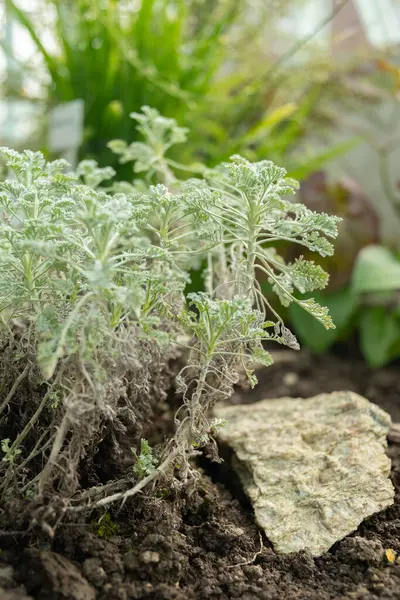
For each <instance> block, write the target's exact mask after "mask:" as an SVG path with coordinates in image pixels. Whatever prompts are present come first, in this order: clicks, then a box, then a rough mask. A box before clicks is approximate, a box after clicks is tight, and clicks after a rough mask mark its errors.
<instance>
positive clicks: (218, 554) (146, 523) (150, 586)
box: [0, 353, 400, 600]
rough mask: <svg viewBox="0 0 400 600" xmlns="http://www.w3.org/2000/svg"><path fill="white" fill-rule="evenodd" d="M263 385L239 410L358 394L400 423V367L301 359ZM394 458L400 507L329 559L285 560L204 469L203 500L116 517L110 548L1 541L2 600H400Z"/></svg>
mask: <svg viewBox="0 0 400 600" xmlns="http://www.w3.org/2000/svg"><path fill="white" fill-rule="evenodd" d="M282 356H286V354H285V355H282ZM259 379H260V385H259V387H258V389H256V390H255V391H254V392H251V393H246V394H241V395H236V396H235V397H234V398H233V401H235V402H237V401H240V402H243V401H246V402H253V401H255V400H257V399H260V398H265V397H270V398H273V397H277V396H312V395H315V394H317V393H321V392H329V391H333V390H338V389H350V390H354V391H356V392H358V393H360V394H362V395H364V396H366V397H367V398H369V399H370V400H372V401H373V402H376V403H377V404H379V405H380V406H382V407H383V408H384V409H386V410H387V411H388V412H390V413H391V415H392V418H393V421H394V422H400V377H399V368H398V367H391V368H388V369H384V370H379V371H372V370H370V369H368V368H367V367H365V365H363V363H361V362H357V360H354V359H352V360H350V359H343V358H338V357H334V356H328V357H321V358H316V357H310V356H309V355H307V354H306V353H302V354H299V355H296V360H295V361H290V362H278V364H276V365H275V366H273V367H271V368H270V369H268V370H267V371H266V372H262V373H261V374H260V376H259ZM389 453H390V455H391V457H392V459H393V472H392V477H393V481H394V484H395V486H396V489H397V496H396V503H395V504H394V505H393V506H392V507H391V508H389V509H387V510H386V511H384V512H382V513H380V514H378V515H375V516H374V517H372V518H370V519H368V520H367V521H365V522H364V523H363V524H362V525H361V526H360V527H359V529H358V530H357V532H355V533H354V534H353V535H352V536H349V537H347V538H346V539H345V540H343V541H342V542H339V543H337V544H335V546H334V547H333V548H332V549H331V550H330V552H328V553H327V554H326V555H324V556H323V557H321V558H318V559H314V558H312V557H311V556H310V555H309V554H307V553H306V552H304V553H299V554H293V555H287V556H278V555H276V554H275V552H274V551H273V550H272V548H271V545H270V544H269V542H268V540H266V539H265V537H261V536H260V533H259V531H258V529H257V527H256V525H255V523H254V520H253V515H252V511H251V508H250V507H249V505H248V503H247V502H246V500H245V498H243V497H242V495H241V494H240V492H239V491H238V486H237V484H236V482H235V479H234V477H233V475H232V474H230V475H229V478H228V479H226V469H225V470H224V469H223V468H222V469H221V468H219V467H211V466H210V465H209V464H206V463H205V464H203V465H202V468H203V471H202V477H201V480H200V485H199V487H198V489H197V491H196V492H194V493H193V494H192V495H191V496H189V497H186V498H183V499H181V500H180V501H179V502H177V501H176V499H174V498H173V497H172V496H171V495H170V494H169V493H168V492H167V491H166V490H161V491H160V492H159V494H158V496H157V497H143V496H142V497H141V498H140V499H137V500H135V501H134V502H131V503H130V504H128V503H127V504H126V505H125V506H124V507H122V508H121V507H114V508H113V512H112V513H111V518H112V520H113V522H114V523H115V524H116V525H118V527H119V531H118V532H117V531H115V527H114V530H113V527H109V534H110V537H106V538H104V537H99V535H98V533H99V531H100V530H99V529H97V533H96V532H95V531H94V528H93V526H91V525H90V524H89V525H86V526H76V525H74V526H60V527H59V528H58V529H57V533H56V536H55V538H54V540H53V541H52V542H51V544H50V542H49V540H48V539H46V538H45V537H43V539H40V538H38V537H37V536H36V537H33V536H25V537H21V536H15V537H13V536H10V535H7V536H3V537H1V536H0V545H1V548H2V550H1V552H0V600H28V599H29V598H34V599H35V600H95V599H97V600H129V599H132V600H133V599H138V600H139V599H142V598H143V599H147V600H163V599H165V600H167V599H171V600H172V599H174V600H209V599H210V600H225V599H226V600H239V599H240V600H278V599H279V600H295V599H296V600H328V599H333V598H344V599H346V600H350V599H352V600H367V599H370V598H381V599H384V600H389V599H394V598H399V599H400V559H399V558H398V557H399V556H400V444H398V443H394V442H391V443H390V446H389ZM224 473H225V475H224ZM222 481H224V483H222ZM235 496H236V497H235ZM118 510H119V512H116V511H118ZM98 516H100V515H98ZM388 551H389V552H388Z"/></svg>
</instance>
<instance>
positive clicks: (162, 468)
mask: <svg viewBox="0 0 400 600" xmlns="http://www.w3.org/2000/svg"><path fill="white" fill-rule="evenodd" d="M179 454H180V452H179V450H178V448H176V449H174V450H172V451H171V453H170V454H169V455H168V456H167V458H166V459H164V460H163V462H162V463H161V464H160V465H159V466H158V467H157V468H156V469H155V470H154V471H153V472H152V473H150V475H147V477H145V478H144V479H142V480H141V481H139V483H137V484H136V485H135V486H134V487H133V488H131V489H130V490H126V491H125V492H117V493H115V494H112V495H111V496H106V497H105V498H102V499H101V500H97V502H94V503H93V504H90V505H89V506H88V505H86V504H85V505H82V504H80V505H78V506H72V507H70V510H72V511H82V510H86V509H87V508H90V509H94V508H101V507H102V506H107V505H108V504H111V503H112V502H117V501H118V500H122V501H125V500H127V499H128V498H132V496H136V494H138V493H139V492H141V491H142V490H143V489H144V488H145V487H146V486H147V485H148V484H149V483H151V482H152V481H155V479H157V477H159V476H160V475H164V474H165V472H166V471H167V469H168V468H169V467H170V466H171V464H172V463H173V462H174V460H175V459H176V458H177V457H178V455H179Z"/></svg>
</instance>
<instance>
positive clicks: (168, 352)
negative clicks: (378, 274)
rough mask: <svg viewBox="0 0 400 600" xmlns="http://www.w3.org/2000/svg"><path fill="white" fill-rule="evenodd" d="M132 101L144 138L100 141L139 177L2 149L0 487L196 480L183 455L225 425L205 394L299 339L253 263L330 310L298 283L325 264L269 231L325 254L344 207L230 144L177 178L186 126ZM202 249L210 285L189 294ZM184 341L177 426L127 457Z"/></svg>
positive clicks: (282, 294) (286, 297)
mask: <svg viewBox="0 0 400 600" xmlns="http://www.w3.org/2000/svg"><path fill="white" fill-rule="evenodd" d="M132 117H133V118H134V119H135V120H136V121H137V122H138V128H139V131H140V133H141V134H142V136H143V141H141V142H134V143H133V144H131V145H130V146H128V145H127V144H126V143H125V142H123V141H118V140H115V141H113V142H111V143H110V146H111V148H113V149H114V151H116V152H117V153H118V155H119V156H120V157H121V160H124V161H128V162H129V161H133V165H134V169H135V170H136V171H145V173H146V177H145V179H144V180H142V181H141V182H137V181H136V182H134V183H133V184H132V183H129V182H126V183H121V182H113V179H112V176H113V170H112V169H110V168H99V167H98V166H97V164H96V163H95V162H94V161H84V162H82V163H81V164H80V165H79V166H78V169H77V171H76V173H71V172H67V171H66V166H67V165H66V164H65V163H64V161H55V162H50V163H49V162H46V161H45V159H44V158H43V156H42V154H41V153H39V152H31V151H24V152H22V153H17V152H15V151H13V150H10V149H7V148H3V149H2V152H3V154H4V155H5V156H6V159H7V163H8V166H9V168H10V169H11V170H12V172H13V173H14V178H10V179H7V180H5V181H3V182H1V183H0V204H1V211H2V212H1V220H0V264H1V271H0V272H1V275H0V290H1V291H0V348H1V363H0V386H1V388H0V389H1V392H0V394H1V402H0V413H1V414H0V419H1V421H0V426H1V437H2V444H1V449H2V456H1V466H0V469H1V482H0V490H1V493H2V495H3V499H7V498H10V495H12V497H15V496H16V495H17V496H22V497H29V498H35V499H36V500H39V501H42V500H43V499H44V498H46V497H47V498H48V497H50V498H51V497H53V498H54V497H55V496H54V494H55V495H56V496H57V495H61V496H62V497H63V498H67V503H68V506H69V507H70V508H71V509H82V508H83V507H86V506H88V505H90V506H101V505H105V504H107V503H109V502H112V501H113V500H117V499H120V498H126V497H128V496H131V495H133V494H135V493H137V491H139V490H140V489H142V488H143V487H144V486H145V485H147V484H148V483H149V482H150V481H156V480H157V478H158V477H160V475H162V474H163V475H168V476H169V477H172V476H173V475H174V476H175V481H179V482H180V483H181V484H184V483H186V482H188V481H192V480H193V479H194V478H195V476H196V471H195V470H194V469H193V468H192V467H191V465H190V462H189V459H190V458H191V457H193V456H195V455H196V454H197V453H199V452H201V451H202V448H204V447H205V446H207V447H208V448H212V447H213V444H215V443H214V442H213V435H214V433H215V431H216V429H218V427H220V426H222V425H223V424H222V423H219V422H216V421H214V420H212V419H211V418H210V408H211V407H212V406H213V405H214V404H215V403H216V402H219V401H223V400H225V399H227V398H229V396H230V394H231V393H232V390H233V386H234V385H235V383H236V382H237V381H238V377H239V373H243V372H244V373H245V374H246V375H247V377H248V378H249V380H250V382H251V384H252V385H255V383H256V377H255V374H254V367H255V365H257V364H262V365H269V364H271V362H272V358H271V355H270V354H269V352H268V351H267V350H265V348H264V342H270V341H274V342H277V343H279V344H284V345H286V346H289V347H290V348H293V349H297V348H298V343H297V340H296V338H295V336H294V335H293V333H292V332H291V331H290V330H289V329H288V328H287V327H286V326H285V324H284V323H283V321H282V319H281V317H280V315H279V314H278V312H276V310H275V309H273V308H272V306H271V305H270V304H269V302H268V301H267V299H266V298H265V297H264V296H263V294H262V292H261V289H260V285H259V283H258V280H257V273H258V272H262V273H264V274H265V275H266V277H267V278H268V280H269V281H270V283H271V285H272V286H273V289H274V291H275V293H276V294H277V296H278V297H279V299H280V302H281V303H282V305H283V306H288V305H290V304H292V303H295V304H297V305H298V306H299V307H301V308H302V309H304V310H305V311H306V312H307V313H309V314H311V315H312V316H313V317H315V318H316V319H317V320H318V321H320V322H321V323H322V325H324V326H325V327H326V328H332V327H333V324H332V321H331V319H330V317H329V315H328V313H327V310H326V309H325V308H324V307H323V306H320V305H318V304H317V303H316V302H315V301H314V300H313V299H312V298H309V299H307V300H302V299H298V297H297V292H310V291H312V290H314V289H321V288H323V287H324V286H325V285H326V283H327V275H326V273H324V271H323V270H322V269H321V268H320V267H319V266H318V265H316V264H314V262H312V261H307V260H304V259H303V258H301V257H300V258H298V259H297V260H295V261H294V262H291V263H290V262H285V261H284V260H283V258H282V257H281V256H280V255H279V254H278V253H277V251H276V250H275V249H274V246H275V244H276V243H277V242H279V241H280V240H286V241H288V242H290V243H292V244H298V245H300V246H302V247H304V248H307V249H310V250H312V251H314V252H316V253H319V254H321V255H322V256H325V255H330V254H331V253H332V252H333V247H332V240H333V239H334V238H335V237H336V235H337V224H338V221H339V219H338V218H337V217H334V216H328V215H326V214H323V213H315V212H313V211H311V210H309V209H307V208H306V207H305V206H304V205H302V204H298V203H296V202H293V201H292V200H291V199H290V197H289V195H290V194H292V193H293V190H294V189H295V188H296V182H295V181H293V180H291V179H290V178H288V177H287V176H286V172H285V169H283V168H282V167H278V166H276V165H275V164H274V163H272V162H270V161H267V160H264V161H260V162H255V163H250V162H249V161H247V160H246V159H244V158H242V157H240V156H233V157H232V158H231V160H230V161H228V162H226V163H223V164H220V165H219V166H218V167H216V168H215V169H208V168H206V167H204V166H202V167H201V166H199V165H198V166H197V167H196V173H195V174H194V175H195V176H194V177H191V178H189V179H185V180H184V181H181V180H180V179H179V177H178V174H179V173H180V172H181V171H183V172H186V170H187V169H188V168H189V167H187V166H185V165H181V164H179V163H177V162H176V161H173V160H171V159H169V158H168V156H169V149H170V147H171V146H172V145H173V144H178V143H183V142H185V140H186V135H187V132H186V130H184V129H182V128H181V127H178V126H177V124H176V122H175V121H174V120H172V119H168V118H165V117H163V116H161V115H160V114H159V113H158V112H157V110H155V109H151V108H149V107H144V108H143V111H142V112H141V113H139V114H136V113H134V114H133V115H132ZM202 260H205V262H206V264H207V268H206V269H205V272H204V276H205V290H206V291H204V292H202V293H195V294H189V295H188V296H187V297H185V288H186V286H187V284H188V281H189V271H190V269H191V268H192V267H193V265H194V264H201V261H202ZM178 349H179V350H180V351H181V352H183V353H184V357H185V358H184V366H183V368H182V369H181V370H180V372H179V373H178V375H177V377H176V386H177V392H178V393H179V394H180V395H181V398H182V404H181V407H180V408H179V410H178V411H177V413H176V415H175V434H174V436H173V437H172V438H171V439H170V440H169V441H168V442H167V443H166V444H165V445H164V446H163V447H161V448H159V449H157V450H156V452H155V453H153V450H152V449H151V448H150V446H149V444H148V442H147V441H146V440H144V439H142V441H141V443H140V448H139V450H137V451H136V450H134V451H133V456H132V450H131V448H132V446H133V447H136V444H139V440H140V437H141V434H142V431H143V423H144V422H145V421H146V418H147V419H148V416H149V414H151V410H152V406H154V402H155V400H154V398H156V401H157V400H158V399H159V396H160V394H162V393H165V388H166V385H167V381H166V376H165V374H166V373H168V360H169V359H170V358H171V357H174V356H176V354H177V351H178ZM152 403H153V404H152ZM127 439H128V446H127V445H126V440H127ZM104 444H106V449H107V451H108V452H109V454H110V455H113V456H115V457H116V459H115V464H118V460H119V466H118V469H117V471H116V473H114V477H109V478H108V479H109V481H108V482H107V483H105V482H104V479H103V480H102V481H101V480H100V478H98V479H97V480H96V476H95V473H96V460H95V456H96V451H101V450H99V448H100V449H101V448H102V447H104ZM214 450H215V448H214ZM127 455H130V457H131V461H130V466H124V465H126V461H125V459H126V456H127ZM128 462H129V461H128ZM132 467H133V468H132ZM87 471H90V472H91V473H92V480H91V482H89V484H87V483H86V484H85V483H84V480H83V479H82V473H83V472H87ZM101 483H103V484H104V485H100V484H101ZM96 484H99V485H96Z"/></svg>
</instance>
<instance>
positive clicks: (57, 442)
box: [38, 413, 70, 496]
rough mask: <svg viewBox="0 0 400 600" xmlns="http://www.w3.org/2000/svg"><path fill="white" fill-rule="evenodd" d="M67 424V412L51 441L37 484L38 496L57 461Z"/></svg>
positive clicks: (68, 419) (68, 421)
mask: <svg viewBox="0 0 400 600" xmlns="http://www.w3.org/2000/svg"><path fill="white" fill-rule="evenodd" d="M69 425H70V418H69V415H68V413H66V414H65V415H64V417H63V419H62V421H61V424H60V426H59V428H58V430H57V434H56V437H55V439H54V443H53V447H52V449H51V453H50V456H49V460H48V461H47V463H46V465H45V467H44V469H43V471H42V472H41V474H40V477H39V486H38V492H39V496H43V492H44V490H45V487H46V484H47V482H48V480H49V477H50V474H51V472H52V470H53V467H54V465H55V464H56V462H57V458H58V455H59V454H60V451H61V448H62V445H63V443H64V440H65V436H66V435H67V432H68V429H69Z"/></svg>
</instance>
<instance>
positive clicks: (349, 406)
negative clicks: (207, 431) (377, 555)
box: [214, 392, 394, 556]
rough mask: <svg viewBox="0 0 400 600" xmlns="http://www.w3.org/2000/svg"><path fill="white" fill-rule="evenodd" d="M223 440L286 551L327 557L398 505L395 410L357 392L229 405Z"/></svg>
mask: <svg viewBox="0 0 400 600" xmlns="http://www.w3.org/2000/svg"><path fill="white" fill-rule="evenodd" d="M214 413H215V416H216V417H219V418H223V419H226V420H227V421H228V424H227V426H226V427H224V428H222V429H221V430H220V432H219V434H218V435H219V440H220V441H221V442H223V443H225V444H227V445H229V446H230V447H231V448H232V449H233V450H234V459H233V466H234V468H235V469H236V470H237V471H238V474H239V476H240V478H241V481H242V485H243V487H244V489H245V491H246V492H247V494H248V496H249V498H250V500H251V502H252V504H253V507H254V511H255V516H256V520H257V522H258V524H259V525H260V526H261V527H262V528H263V529H264V531H265V533H266V535H267V537H268V538H269V539H270V541H271V542H272V543H273V545H274V549H275V550H276V552H279V553H284V554H286V553H289V552H297V551H300V550H309V551H310V552H311V554H313V555H314V556H320V555H321V554H323V553H324V552H327V551H328V550H329V548H330V547H331V546H332V545H333V544H334V543H335V542H336V541H338V540H341V539H342V538H343V537H345V536H346V535H348V534H349V533H351V532H352V531H354V530H355V529H356V528H357V527H358V525H359V524H360V523H361V522H362V521H363V519H365V518H366V517H369V516H370V515H373V514H374V513H376V512H378V511H380V510H383V509H384V508H386V507H387V506H390V505H391V504H393V498H394V489H393V485H392V482H391V480H390V478H389V475H390V466H391V462H390V459H389V458H388V457H387V456H386V454H385V449H386V446H387V442H386V436H387V433H388V431H389V427H390V423H391V421H390V416H389V415H388V414H387V413H386V412H385V411H383V410H381V409H380V408H378V407H377V406H376V405H374V404H372V403H371V402H369V401H368V400H366V399H365V398H362V397H361V396H359V395H358V394H355V393H353V392H333V393H332V394H320V395H318V396H315V397H313V398H308V399H293V398H279V399H277V400H262V401H261V402H257V403H255V404H251V405H239V406H238V405H236V406H222V407H218V408H216V409H215V411H214Z"/></svg>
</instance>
